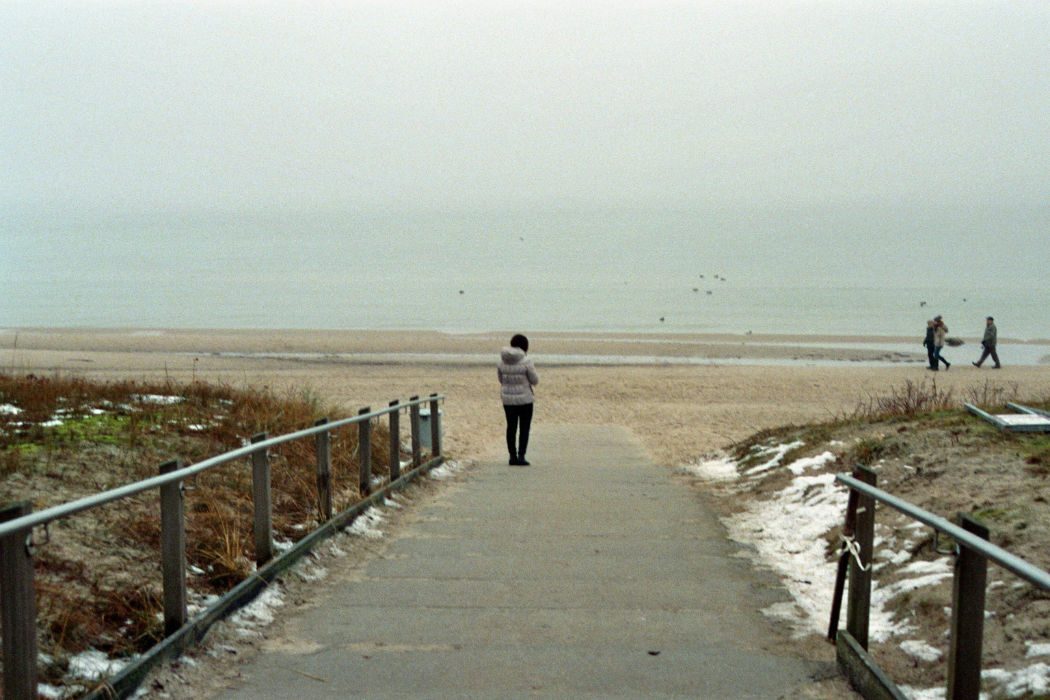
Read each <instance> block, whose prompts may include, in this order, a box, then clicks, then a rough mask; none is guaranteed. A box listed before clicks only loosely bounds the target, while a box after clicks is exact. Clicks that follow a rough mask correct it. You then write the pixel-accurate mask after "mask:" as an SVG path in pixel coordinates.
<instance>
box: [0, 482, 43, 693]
mask: <svg viewBox="0 0 1050 700" xmlns="http://www.w3.org/2000/svg"><path fill="white" fill-rule="evenodd" d="M32 510H33V506H32V504H31V503H30V502H29V501H21V502H19V503H13V504H11V505H9V506H7V507H5V508H0V523H3V522H8V521H9V520H14V519H15V518H21V517H22V516H25V515H29V513H30V512H31V511H32ZM32 534H33V532H32V529H30V528H27V529H25V530H16V531H15V532H12V533H11V534H9V535H6V536H4V537H2V538H0V606H3V607H2V610H0V634H2V635H3V636H2V637H0V639H2V640H3V647H4V657H3V658H4V666H3V669H4V695H3V696H4V697H5V698H9V700H35V698H36V656H37V645H36V598H35V595H34V593H33V557H32V554H31V552H30V550H29V542H30V537H32Z"/></svg>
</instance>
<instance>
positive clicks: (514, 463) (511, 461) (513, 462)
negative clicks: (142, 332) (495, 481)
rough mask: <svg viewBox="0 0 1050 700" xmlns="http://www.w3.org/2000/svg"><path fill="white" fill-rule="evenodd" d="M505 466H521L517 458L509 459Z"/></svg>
mask: <svg viewBox="0 0 1050 700" xmlns="http://www.w3.org/2000/svg"><path fill="white" fill-rule="evenodd" d="M507 464H509V465H510V466H512V467H520V466H521V460H520V459H518V458H517V457H511V458H510V461H509V462H507Z"/></svg>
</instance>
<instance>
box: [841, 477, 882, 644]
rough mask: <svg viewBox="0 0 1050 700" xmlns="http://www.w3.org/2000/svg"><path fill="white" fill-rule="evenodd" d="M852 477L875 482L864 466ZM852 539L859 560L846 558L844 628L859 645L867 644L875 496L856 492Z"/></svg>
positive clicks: (871, 483) (874, 478) (867, 482)
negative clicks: (854, 526)
mask: <svg viewBox="0 0 1050 700" xmlns="http://www.w3.org/2000/svg"><path fill="white" fill-rule="evenodd" d="M853 476H854V478H856V479H857V480H858V481H863V482H864V483H866V484H870V485H871V486H875V483H876V481H877V479H876V476H875V472H873V471H872V470H871V469H868V468H867V467H857V468H856V469H855V470H854V472H853ZM856 528H857V529H856V536H855V537H856V542H857V545H858V546H859V547H860V564H858V563H857V562H856V561H851V562H850V569H849V603H848V607H847V608H846V631H847V632H849V633H850V635H851V636H852V637H853V638H854V639H855V640H857V643H858V644H860V646H861V648H863V649H864V650H867V648H868V622H869V614H870V612H871V611H870V607H871V560H872V548H873V546H874V543H875V499H874V498H872V497H871V496H866V495H864V494H858V497H857V522H856Z"/></svg>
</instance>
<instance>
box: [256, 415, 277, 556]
mask: <svg viewBox="0 0 1050 700" xmlns="http://www.w3.org/2000/svg"><path fill="white" fill-rule="evenodd" d="M266 437H267V435H266V433H259V434H258V435H254V436H253V437H252V444H255V443H258V442H262V441H264V440H266ZM252 500H253V501H254V502H255V523H254V531H255V563H256V564H259V565H262V564H265V563H266V562H268V561H270V560H271V559H273V506H272V505H271V501H270V451H269V450H268V449H267V448H263V449H261V450H256V451H255V452H252Z"/></svg>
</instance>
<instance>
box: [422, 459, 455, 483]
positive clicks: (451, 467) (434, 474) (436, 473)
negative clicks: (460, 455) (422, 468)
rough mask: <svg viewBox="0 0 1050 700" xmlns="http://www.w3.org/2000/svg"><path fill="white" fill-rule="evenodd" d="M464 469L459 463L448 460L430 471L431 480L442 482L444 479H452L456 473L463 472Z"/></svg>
mask: <svg viewBox="0 0 1050 700" xmlns="http://www.w3.org/2000/svg"><path fill="white" fill-rule="evenodd" d="M462 469H463V467H461V466H460V465H459V463H457V462H454V461H452V460H446V461H445V462H443V463H442V464H441V465H440V466H438V467H435V468H434V469H431V470H430V474H429V476H430V478H431V479H436V480H438V481H442V480H444V479H448V478H451V477H452V476H453V475H455V473H456V472H458V471H460V470H462Z"/></svg>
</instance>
